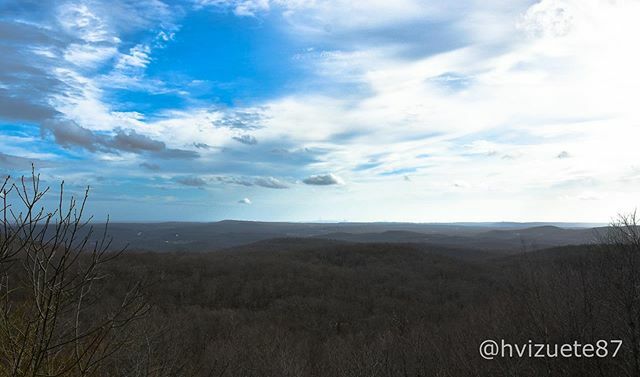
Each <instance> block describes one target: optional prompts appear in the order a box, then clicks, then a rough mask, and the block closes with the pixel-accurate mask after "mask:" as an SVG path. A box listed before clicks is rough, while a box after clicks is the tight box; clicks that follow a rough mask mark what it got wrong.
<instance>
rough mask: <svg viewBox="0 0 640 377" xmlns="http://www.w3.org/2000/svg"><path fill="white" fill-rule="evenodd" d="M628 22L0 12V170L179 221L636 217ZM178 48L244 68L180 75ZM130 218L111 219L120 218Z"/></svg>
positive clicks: (272, 4) (251, 10) (566, 7)
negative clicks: (34, 166) (42, 175)
mask: <svg viewBox="0 0 640 377" xmlns="http://www.w3.org/2000/svg"><path fill="white" fill-rule="evenodd" d="M205 16H206V17H205ZM207 17H220V18H221V19H223V18H224V19H225V20H226V21H228V22H227V23H225V25H226V24H228V25H232V26H229V28H230V29H228V30H227V29H224V28H218V29H214V28H212V26H211V25H210V24H208V23H207V22H206V21H203V20H207ZM638 17H640V4H639V3H638V2H636V1H631V0H624V1H618V2H609V1H604V0H585V1H578V0H542V1H539V2H535V1H528V0H527V1H525V0H522V1H521V0H516V1H513V2H509V4H506V3H505V2H503V1H493V0H491V1H485V2H477V1H467V0H464V1H457V2H450V1H429V2H424V1H419V0H401V1H394V2H389V1H370V2H352V1H346V0H345V1H343V0H332V1H329V0H321V1H305V0H295V1H294V0H291V1H288V0H237V1H236V0H233V1H217V0H199V1H186V0H185V1H184V2H163V1H161V0H143V1H136V2H134V1H128V0H114V1H111V2H108V3H106V2H101V1H94V2H78V1H74V0H65V1H60V2H51V3H47V4H41V5H38V6H36V5H31V4H30V3H24V2H18V1H9V2H5V3H3V4H2V5H0V49H1V51H2V54H3V59H2V60H1V61H0V127H1V128H0V136H1V137H0V153H1V154H0V165H1V166H2V168H3V169H8V170H15V171H18V172H19V171H20V170H21V169H25V168H28V165H30V162H31V161H37V162H38V165H40V166H43V167H44V166H47V172H49V173H48V174H49V178H50V179H55V178H59V177H71V178H72V180H75V181H77V182H78V185H81V184H84V183H91V184H92V185H93V186H94V187H97V188H98V191H99V195H103V196H104V199H101V200H104V202H105V203H106V202H107V201H108V200H107V197H119V198H130V197H145V198H148V200H149V201H150V202H152V201H153V200H156V199H157V200H158V204H156V205H155V207H154V206H153V205H152V204H149V208H147V209H148V210H147V211H146V212H145V213H148V214H149V216H160V217H161V216H165V215H164V214H166V213H171V214H174V215H176V216H178V217H180V218H181V219H193V218H196V219H205V220H206V219H213V218H225V217H236V216H244V217H247V218H255V219H262V218H264V219H283V220H315V219H320V218H323V219H324V218H330V219H336V218H338V219H344V218H347V219H352V220H417V221H428V220H431V221H447V220H587V221H606V220H607V219H608V216H611V215H613V214H615V213H616V212H617V211H622V210H625V209H627V208H632V207H634V206H637V205H638V204H640V203H638V202H637V198H636V196H635V195H634V192H636V191H637V189H638V185H640V179H638V175H637V174H636V173H637V169H638V166H637V165H638V164H637V163H635V161H638V158H640V152H639V150H640V149H639V148H637V146H636V145H635V144H636V140H637V138H638V136H640V132H639V131H638V127H639V126H640V124H639V123H640V119H639V118H640V116H639V115H638V113H637V109H636V108H637V104H636V103H635V95H636V93H637V91H638V90H639V89H640V79H639V78H638V75H637V74H636V73H635V71H636V70H637V66H639V65H640V54H639V53H638V52H637V49H635V48H633V46H635V44H636V40H635V39H636V36H637V35H638V34H639V33H640V27H639V26H638V24H637V21H636V20H637V18H638ZM193 30H206V31H207V35H210V36H212V38H214V39H215V38H218V39H219V40H217V41H218V42H216V43H222V41H225V40H229V38H232V37H233V38H237V43H235V46H236V48H237V49H238V50H237V51H232V50H229V51H227V54H228V55H227V56H216V57H215V58H212V57H208V56H202V57H200V58H199V59H192V60H189V61H185V56H188V55H187V52H189V51H192V50H193V49H195V48H196V47H201V46H199V45H198V43H203V42H202V41H203V38H204V36H203V35H198V34H196V35H194V34H190V33H193ZM246 30H251V32H250V33H246ZM225 33H226V34H225ZM269 33H272V34H269ZM261 34H269V37H270V38H272V39H274V40H277V44H274V45H273V46H271V45H269V46H265V45H263V44H261V43H264V42H263V41H264V40H259V39H256V38H257V37H258V36H260V35H261ZM258 41H260V43H258ZM261 49H267V50H268V53H266V54H263V55H257V54H258V53H259V52H260V51H261ZM203 50H206V49H203ZM234 54H235V55H234ZM234 56H240V57H241V58H239V59H235V58H234ZM257 56H260V57H261V60H264V59H267V60H268V59H273V61H270V60H269V61H266V62H261V63H260V64H262V65H258V63H257V60H258V59H257V58H256V57H257ZM237 62H243V63H242V64H238V63H237ZM163 64H164V65H163ZM167 67H169V69H168V68H167ZM168 70H169V71H168ZM285 73H287V74H289V73H290V74H291V77H290V81H287V82H286V83H284V84H282V85H279V86H281V88H280V90H279V91H277V92H275V91H267V90H266V89H265V88H266V87H267V86H268V85H269V82H270V80H272V79H273V77H279V76H283V75H285ZM252 75H253V76H252ZM250 76H251V77H258V78H259V80H256V81H251V80H249V79H248V78H247V77H250ZM223 92H224V93H231V94H232V95H231V98H223V96H222V95H221V94H220V93H223ZM102 182H106V183H102ZM101 185H103V186H101ZM101 187H102V188H101ZM194 187H195V188H198V189H199V190H194V189H193V188H194ZM107 190H113V191H114V192H115V193H111V194H110V195H107V194H106V192H107ZM134 193H135V195H134ZM97 195H98V194H97ZM309 195H313V198H314V200H313V201H312V202H309V200H308V197H309ZM238 197H251V198H254V199H255V203H254V205H252V206H251V208H249V207H245V210H244V211H245V212H234V211H240V210H239V209H237V208H238V207H239V206H237V204H238V203H237V198H238ZM586 198H588V201H589V206H585V205H584V201H585V200H587V199H586ZM258 199H259V200H258ZM125 202H126V200H124V201H123V200H112V203H111V204H110V205H106V204H105V206H104V208H105V209H110V210H115V211H116V213H115V214H114V215H115V216H116V218H117V217H118V216H120V217H121V218H124V219H128V218H133V217H135V216H136V214H135V213H132V211H131V210H130V209H129V208H130V207H131V206H129V205H126V204H117V203H125ZM367 203H376V205H375V206H372V205H366V204H367ZM172 206H176V207H175V208H183V210H181V211H180V210H178V211H176V210H175V208H174V207H172ZM180 206H182V207H180ZM167 208H174V210H171V211H167V210H166V209H167ZM363 208H367V209H366V210H363ZM96 210H97V211H100V210H101V209H100V208H97V209H96ZM280 213H281V214H282V218H280V217H279V216H280V215H278V214H280ZM284 217H290V218H284Z"/></svg>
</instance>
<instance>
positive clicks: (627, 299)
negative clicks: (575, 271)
mask: <svg viewBox="0 0 640 377" xmlns="http://www.w3.org/2000/svg"><path fill="white" fill-rule="evenodd" d="M639 221H640V218H639V217H638V214H637V212H636V211H634V212H631V213H629V214H623V215H618V217H617V218H616V219H615V220H614V221H612V222H611V224H610V226H609V227H608V229H607V232H606V233H605V234H602V235H600V244H601V247H602V248H603V249H604V250H603V251H604V255H603V256H604V259H603V261H604V263H603V271H602V272H603V274H604V275H605V277H606V280H607V281H608V282H609V283H610V284H612V286H613V287H612V288H613V290H611V291H609V293H608V294H607V297H605V298H604V300H606V301H607V302H609V307H610V308H611V310H612V311H613V313H614V316H613V318H616V319H619V320H620V321H621V323H620V326H619V327H618V328H621V329H625V334H624V336H625V337H626V338H627V339H625V343H624V344H625V345H628V347H629V348H630V349H631V355H632V357H631V362H630V363H629V364H630V365H627V366H626V368H625V369H626V370H625V372H626V374H627V375H629V376H640V224H639Z"/></svg>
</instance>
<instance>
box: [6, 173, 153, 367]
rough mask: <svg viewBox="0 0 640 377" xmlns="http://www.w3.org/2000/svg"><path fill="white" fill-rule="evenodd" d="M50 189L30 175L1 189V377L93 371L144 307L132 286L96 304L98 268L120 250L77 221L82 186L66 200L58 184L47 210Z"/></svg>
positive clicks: (122, 344)
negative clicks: (52, 206) (114, 299)
mask: <svg viewBox="0 0 640 377" xmlns="http://www.w3.org/2000/svg"><path fill="white" fill-rule="evenodd" d="M49 191H50V190H49V188H48V187H46V188H43V187H41V181H40V176H39V175H37V174H36V173H35V170H32V174H31V176H30V177H24V176H23V177H22V178H21V179H19V180H18V181H17V182H12V181H11V180H10V179H9V178H6V179H5V181H4V183H3V184H2V186H1V187H0V192H1V196H2V206H1V208H0V211H1V215H0V216H1V218H2V220H1V221H2V223H1V224H0V273H1V279H2V280H0V289H1V293H0V375H2V376H63V375H64V376H87V375H93V374H96V373H97V371H98V370H99V369H98V368H100V367H101V365H103V364H104V363H105V362H106V361H108V359H109V358H110V357H111V356H112V355H114V353H115V352H117V351H118V350H120V349H121V348H122V347H125V346H126V345H127V344H128V342H130V341H132V339H130V337H129V335H128V331H127V330H126V328H127V326H128V325H130V324H131V323H132V321H134V320H136V319H138V318H140V317H141V316H143V315H144V314H145V313H146V312H147V310H148V305H147V304H146V303H145V301H144V299H143V297H142V294H141V291H140V286H139V284H131V286H130V287H129V290H128V292H126V293H125V294H124V297H122V298H121V301H119V302H118V303H113V302H104V300H102V299H101V293H102V292H101V289H103V288H104V283H103V280H105V279H107V278H108V276H106V275H105V274H104V272H103V271H104V270H103V267H104V266H105V264H107V263H108V262H110V261H112V260H113V259H114V258H117V257H118V256H119V255H120V254H121V253H122V251H118V252H111V251H109V250H110V244H111V240H110V238H109V237H108V236H107V229H108V225H105V226H104V229H103V230H102V232H101V233H100V234H96V232H95V230H94V227H93V225H91V223H90V221H91V218H88V219H87V220H84V219H83V215H84V211H85V206H86V202H87V197H88V192H89V189H88V188H87V190H86V191H85V193H84V196H83V197H82V200H80V201H78V200H76V199H75V198H74V197H73V196H71V197H70V198H68V199H67V200H65V195H64V182H63V183H62V184H61V185H60V191H59V194H58V196H57V208H55V209H54V210H53V211H48V210H47V209H45V207H44V205H43V204H44V200H45V197H46V195H47V194H48V193H49ZM107 224H108V221H107ZM100 374H103V373H100Z"/></svg>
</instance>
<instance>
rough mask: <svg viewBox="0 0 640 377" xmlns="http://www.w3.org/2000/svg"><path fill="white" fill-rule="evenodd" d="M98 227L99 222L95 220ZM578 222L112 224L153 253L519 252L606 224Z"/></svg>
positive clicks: (592, 236)
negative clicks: (285, 241)
mask: <svg viewBox="0 0 640 377" xmlns="http://www.w3.org/2000/svg"><path fill="white" fill-rule="evenodd" d="M96 225H97V226H99V224H96ZM594 225H597V224H580V223H511V222H503V223H447V224H426V223H425V224H421V223H287V222H253V221H233V220H225V221H219V222H212V223H188V222H166V223H112V224H110V225H109V234H110V235H111V236H112V237H113V247H115V248H121V247H125V246H127V245H128V246H127V247H128V248H129V249H131V250H148V251H157V252H168V251H186V252H205V251H215V250H222V249H228V248H232V247H236V246H242V245H247V244H250V243H253V242H257V241H263V240H269V239H276V238H314V239H326V240H336V241H346V242H359V243H362V242H376V243H419V244H429V245H434V246H443V247H455V248H464V249H470V250H488V251H490V250H493V251H500V252H519V251H522V250H534V249H542V248H547V247H553V246H564V245H576V244H589V243H594V242H595V241H596V240H597V237H598V234H602V233H603V232H604V231H606V228H603V227H596V226H594Z"/></svg>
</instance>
